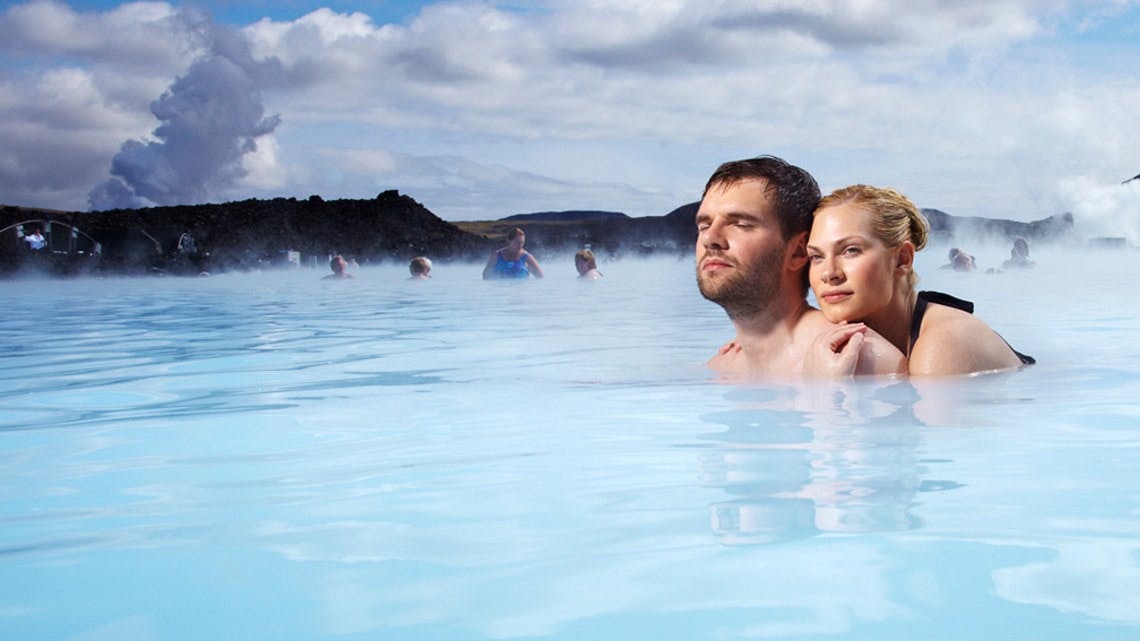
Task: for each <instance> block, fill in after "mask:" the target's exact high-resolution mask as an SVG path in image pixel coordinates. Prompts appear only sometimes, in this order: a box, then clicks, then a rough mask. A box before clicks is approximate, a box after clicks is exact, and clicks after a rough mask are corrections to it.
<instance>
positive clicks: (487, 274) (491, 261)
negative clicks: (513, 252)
mask: <svg viewBox="0 0 1140 641" xmlns="http://www.w3.org/2000/svg"><path fill="white" fill-rule="evenodd" d="M498 258H499V252H497V251H496V252H492V253H491V257H490V258H488V259H487V264H486V265H484V266H483V280H487V279H489V278H491V270H493V269H494V268H495V261H496V260H498Z"/></svg>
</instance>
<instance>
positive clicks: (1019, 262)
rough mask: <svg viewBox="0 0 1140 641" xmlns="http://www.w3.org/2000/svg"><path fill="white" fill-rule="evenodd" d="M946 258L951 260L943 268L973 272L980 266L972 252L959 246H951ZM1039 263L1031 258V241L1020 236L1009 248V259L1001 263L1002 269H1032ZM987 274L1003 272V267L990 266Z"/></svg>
mask: <svg viewBox="0 0 1140 641" xmlns="http://www.w3.org/2000/svg"><path fill="white" fill-rule="evenodd" d="M946 258H947V260H948V261H949V262H947V263H946V264H945V265H943V266H942V269H952V270H954V271H956V272H972V271H974V270H975V269H977V268H978V263H977V261H976V260H974V256H973V255H972V254H968V253H966V251H965V250H962V249H960V248H958V247H951V248H950V251H949V252H947V255H946ZM1036 264H1037V263H1034V262H1033V261H1032V260H1029V241H1027V240H1025V239H1024V238H1021V237H1020V236H1019V237H1017V238H1014V239H1013V247H1012V248H1011V249H1010V250H1009V260H1006V261H1005V262H1003V263H1002V264H1001V266H1002V269H1031V268H1032V267H1034V266H1035V265H1036ZM986 273H987V274H996V273H1001V269H994V268H992V267H991V268H989V269H987V270H986Z"/></svg>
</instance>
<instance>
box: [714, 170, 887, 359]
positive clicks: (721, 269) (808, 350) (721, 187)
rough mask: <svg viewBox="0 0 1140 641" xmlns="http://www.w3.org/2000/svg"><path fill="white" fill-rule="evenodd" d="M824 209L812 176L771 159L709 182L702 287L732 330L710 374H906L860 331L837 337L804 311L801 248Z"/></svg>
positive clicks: (808, 310)
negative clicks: (854, 368) (855, 366)
mask: <svg viewBox="0 0 1140 641" xmlns="http://www.w3.org/2000/svg"><path fill="white" fill-rule="evenodd" d="M819 200H820V193H819V185H818V184H816V181H815V179H814V178H812V176H811V174H809V173H808V172H806V171H804V170H803V169H801V168H799V167H796V166H795V165H791V164H789V163H787V162H786V161H784V160H782V159H780V158H776V157H774V156H760V157H758V158H750V159H747V160H736V161H732V162H726V163H724V164H722V165H721V166H720V167H718V168H717V170H716V171H715V172H714V173H713V175H712V176H711V177H710V178H709V180H708V183H706V185H705V191H704V194H703V195H702V197H701V204H700V208H699V209H698V211H697V233H698V235H697V248H696V258H697V286H698V287H699V289H700V291H701V295H703V296H704V297H705V298H707V299H708V300H710V301H712V302H714V303H716V304H718V305H720V306H721V307H723V308H724V311H725V312H726V313H727V314H728V317H729V319H730V320H731V321H732V324H733V326H734V327H735V328H736V336H735V337H734V338H733V339H732V341H731V342H730V343H729V344H727V345H726V346H724V347H722V348H721V349H720V351H719V352H717V354H715V355H714V356H713V357H712V358H711V359H710V360H709V362H708V366H709V367H711V368H712V369H714V370H717V371H718V372H721V373H724V374H730V375H739V376H748V377H765V378H792V379H795V378H800V377H802V376H804V375H805V374H806V375H809V376H812V377H825V376H830V374H829V373H828V372H830V371H843V367H844V366H845V364H849V363H850V362H851V361H852V359H857V360H858V363H859V366H858V369H857V373H860V374H868V373H883V374H886V373H899V372H905V371H906V365H905V361H904V360H903V359H902V354H900V353H898V350H894V349H893V348H891V349H890V350H888V349H886V347H888V346H889V343H886V341H885V340H882V339H881V337H872V336H871V335H870V334H868V331H869V330H867V329H866V328H865V327H863V326H862V325H859V324H855V325H851V326H850V327H849V328H846V329H844V328H840V329H838V330H837V329H836V327H837V326H834V325H832V324H831V323H829V322H828V321H827V319H825V318H824V317H823V314H822V313H821V312H820V311H819V310H817V309H815V308H813V307H811V306H810V305H808V303H807V300H806V298H805V297H806V295H807V265H808V258H807V251H806V247H805V245H806V242H807V236H808V232H809V231H810V230H811V221H812V212H813V211H814V210H815V207H816V204H818V202H819ZM825 333H826V336H825ZM817 338H818V339H819V341H817ZM868 338H878V339H877V340H867V339H868ZM884 343H886V345H884ZM892 351H893V353H891V352H892ZM805 361H806V362H807V363H808V365H807V369H806V370H805ZM846 371H851V370H850V368H847V370H846Z"/></svg>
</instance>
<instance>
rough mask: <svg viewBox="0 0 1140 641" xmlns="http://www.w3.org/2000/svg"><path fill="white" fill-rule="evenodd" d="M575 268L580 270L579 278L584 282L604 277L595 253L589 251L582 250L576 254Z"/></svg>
mask: <svg viewBox="0 0 1140 641" xmlns="http://www.w3.org/2000/svg"><path fill="white" fill-rule="evenodd" d="M574 268H575V269H577V270H578V278H581V279H583V280H597V279H599V278H601V277H602V272H600V271H598V260H597V259H596V258H595V257H594V252H592V251H590V250H589V249H580V250H578V252H577V253H576V254H574Z"/></svg>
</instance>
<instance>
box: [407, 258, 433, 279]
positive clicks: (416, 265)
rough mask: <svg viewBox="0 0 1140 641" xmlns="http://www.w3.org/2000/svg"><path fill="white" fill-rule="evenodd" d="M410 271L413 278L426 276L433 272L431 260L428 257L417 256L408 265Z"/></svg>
mask: <svg viewBox="0 0 1140 641" xmlns="http://www.w3.org/2000/svg"><path fill="white" fill-rule="evenodd" d="M408 270H409V271H411V272H412V275H413V276H418V275H420V274H426V273H428V272H429V271H431V259H430V258H427V257H426V256H416V257H415V258H413V259H412V262H410V263H408Z"/></svg>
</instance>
